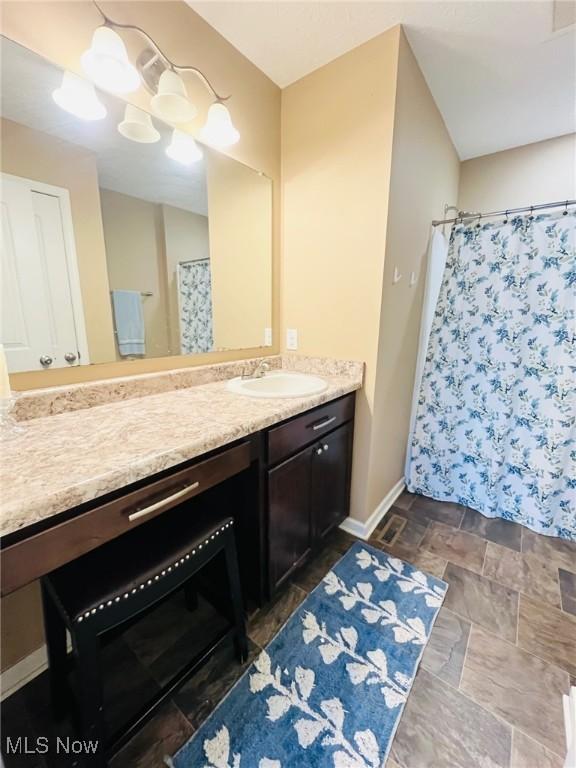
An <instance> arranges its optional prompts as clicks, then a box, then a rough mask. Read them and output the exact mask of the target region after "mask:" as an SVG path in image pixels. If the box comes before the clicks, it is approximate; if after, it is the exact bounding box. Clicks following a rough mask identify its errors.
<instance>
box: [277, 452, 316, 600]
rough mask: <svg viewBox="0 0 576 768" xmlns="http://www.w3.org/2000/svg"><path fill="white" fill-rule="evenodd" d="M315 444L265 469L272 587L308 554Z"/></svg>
mask: <svg viewBox="0 0 576 768" xmlns="http://www.w3.org/2000/svg"><path fill="white" fill-rule="evenodd" d="M313 450H314V446H311V447H310V448H307V449H306V450H304V451H301V452H300V453H297V454H296V455H295V456H293V457H292V458H291V459H288V461H285V462H283V463H282V464H279V465H278V466H277V467H275V468H274V469H272V470H270V471H269V472H268V502H269V522H268V541H269V555H270V561H269V562H270V586H271V588H272V590H274V589H275V588H276V587H277V586H278V585H279V584H280V582H281V581H283V580H284V579H285V578H286V577H287V576H288V574H289V573H291V572H292V570H293V569H294V568H296V567H297V566H298V565H299V564H300V562H301V561H302V560H303V559H304V558H305V557H306V556H307V555H308V553H309V552H310V548H311V542H312V530H311V524H310V472H311V468H312V451H313Z"/></svg>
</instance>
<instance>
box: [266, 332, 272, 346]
mask: <svg viewBox="0 0 576 768" xmlns="http://www.w3.org/2000/svg"><path fill="white" fill-rule="evenodd" d="M264 346H265V347H271V346H272V328H264Z"/></svg>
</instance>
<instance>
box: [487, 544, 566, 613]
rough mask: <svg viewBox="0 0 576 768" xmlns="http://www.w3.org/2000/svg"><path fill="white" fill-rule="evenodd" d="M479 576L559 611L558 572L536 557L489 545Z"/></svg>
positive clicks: (545, 561)
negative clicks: (541, 601) (481, 575)
mask: <svg viewBox="0 0 576 768" xmlns="http://www.w3.org/2000/svg"><path fill="white" fill-rule="evenodd" d="M482 573H483V575H484V576H486V578H488V579H492V580H493V581H497V582H499V583H500V584H504V586H506V587H510V589H515V590H517V591H518V592H524V594H526V595H530V596H532V597H535V598H538V599H539V600H543V601H544V602H546V603H550V604H551V605H555V606H556V607H558V608H559V607H560V584H559V581H558V569H557V568H554V566H553V565H550V563H549V562H548V561H547V560H544V559H543V558H542V557H538V555H532V554H529V553H522V552H514V551H513V550H511V549H507V548H506V547H501V546H499V545H498V544H493V543H492V542H488V549H487V550H486V559H485V561H484V570H483V572H482Z"/></svg>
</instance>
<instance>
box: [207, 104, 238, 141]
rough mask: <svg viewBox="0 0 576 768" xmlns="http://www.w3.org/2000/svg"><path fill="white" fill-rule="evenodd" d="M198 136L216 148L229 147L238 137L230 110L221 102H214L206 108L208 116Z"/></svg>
mask: <svg viewBox="0 0 576 768" xmlns="http://www.w3.org/2000/svg"><path fill="white" fill-rule="evenodd" d="M200 138H201V139H202V141H205V142H206V144H210V145H211V146H213V147H216V149H225V148H226V147H231V146H232V145H233V144H236V142H237V141H238V139H239V138H240V134H239V133H238V131H237V129H236V128H235V127H234V124H233V123H232V118H231V117H230V112H228V110H227V109H226V107H225V106H224V104H222V103H221V102H219V101H217V102H215V103H214V104H212V106H211V107H210V109H209V110H208V118H207V120H206V124H205V126H204V128H202V130H201V132H200Z"/></svg>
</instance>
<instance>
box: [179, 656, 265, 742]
mask: <svg viewBox="0 0 576 768" xmlns="http://www.w3.org/2000/svg"><path fill="white" fill-rule="evenodd" d="M260 650H261V649H260V648H259V647H258V646H257V645H255V644H254V643H252V642H250V643H249V648H248V660H247V661H246V662H245V663H244V664H239V663H238V661H237V659H236V655H235V653H234V650H233V648H232V644H230V645H228V644H227V645H225V646H222V647H221V648H220V649H219V650H218V651H217V652H216V653H215V654H214V656H212V658H211V659H210V660H209V661H208V663H207V664H205V666H203V667H202V668H201V669H200V670H199V671H198V672H197V673H196V674H195V675H194V677H192V678H191V679H190V680H189V681H188V682H187V683H186V685H184V686H183V687H182V688H181V689H180V690H179V691H178V692H177V693H176V694H175V695H174V702H175V703H176V705H177V706H178V708H179V709H180V710H181V711H182V712H183V713H184V714H185V715H186V717H187V718H188V720H189V721H190V722H191V723H192V726H193V728H194V729H197V728H199V727H200V725H201V724H202V723H203V722H204V720H205V719H206V718H207V717H208V715H209V714H210V713H211V712H212V711H213V709H214V708H215V707H216V706H217V704H219V703H220V701H221V700H222V699H223V698H224V696H225V695H226V694H227V693H228V691H229V690H230V688H232V686H233V685H234V683H236V681H237V680H238V679H239V678H240V676H241V675H242V674H243V673H244V672H245V671H246V670H247V669H248V667H249V666H250V665H251V664H252V662H253V661H254V659H255V658H256V656H257V655H258V654H259V653H260Z"/></svg>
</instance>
